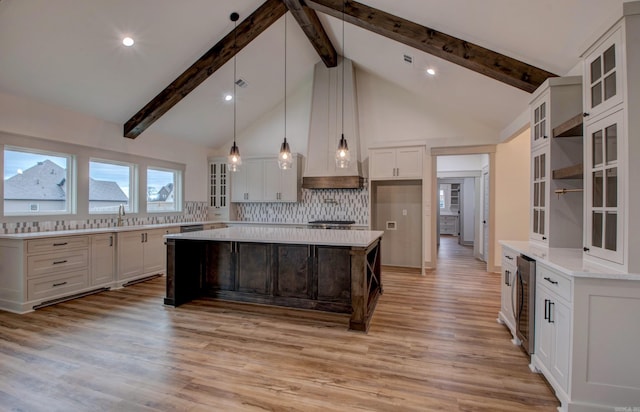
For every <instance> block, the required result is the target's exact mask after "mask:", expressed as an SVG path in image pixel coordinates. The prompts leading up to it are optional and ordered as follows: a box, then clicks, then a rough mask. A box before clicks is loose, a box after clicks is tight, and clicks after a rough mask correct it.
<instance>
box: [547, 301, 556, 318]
mask: <svg viewBox="0 0 640 412" xmlns="http://www.w3.org/2000/svg"><path fill="white" fill-rule="evenodd" d="M551 305H553V306H555V305H556V304H555V303H553V302H551V301H549V320H548V322H549V323H556V322H555V321H554V320H552V319H551Z"/></svg>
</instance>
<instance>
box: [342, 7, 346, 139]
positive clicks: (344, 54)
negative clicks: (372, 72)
mask: <svg viewBox="0 0 640 412" xmlns="http://www.w3.org/2000/svg"><path fill="white" fill-rule="evenodd" d="M345 3H346V1H343V2H342V138H343V139H344V59H345V58H346V50H345V47H344V5H345Z"/></svg>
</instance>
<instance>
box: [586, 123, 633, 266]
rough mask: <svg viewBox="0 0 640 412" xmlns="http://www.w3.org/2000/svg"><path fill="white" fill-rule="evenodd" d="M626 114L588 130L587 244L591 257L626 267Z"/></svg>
mask: <svg viewBox="0 0 640 412" xmlns="http://www.w3.org/2000/svg"><path fill="white" fill-rule="evenodd" d="M623 113H624V112H623V110H619V111H617V112H615V113H614V114H612V115H610V116H606V117H604V118H602V119H600V120H598V121H596V122H593V123H591V124H589V125H588V126H587V129H586V130H587V136H586V140H585V159H586V167H585V175H586V180H585V182H586V185H585V187H586V190H585V216H586V219H585V229H586V230H585V232H586V233H585V235H586V236H585V240H586V246H585V248H584V252H585V253H586V254H587V255H589V256H595V257H598V258H601V259H605V260H609V261H612V262H615V263H619V264H623V263H624V254H623V253H624V237H623V233H624V225H623V223H624V210H623V209H622V206H623V204H624V201H623V194H624V185H623V183H624V177H625V176H624V173H623V169H622V168H621V166H622V162H621V161H620V159H621V157H622V156H621V153H620V148H621V147H623V146H624V144H621V143H622V142H620V139H621V138H622V137H623V136H625V133H624V121H623Z"/></svg>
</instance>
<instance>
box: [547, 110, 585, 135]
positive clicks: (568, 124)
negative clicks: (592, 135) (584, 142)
mask: <svg viewBox="0 0 640 412" xmlns="http://www.w3.org/2000/svg"><path fill="white" fill-rule="evenodd" d="M582 119H583V115H582V113H579V114H577V115H575V116H573V117H572V118H571V119H569V120H567V121H565V122H563V123H562V124H560V125H558V126H557V127H554V128H553V137H574V136H582Z"/></svg>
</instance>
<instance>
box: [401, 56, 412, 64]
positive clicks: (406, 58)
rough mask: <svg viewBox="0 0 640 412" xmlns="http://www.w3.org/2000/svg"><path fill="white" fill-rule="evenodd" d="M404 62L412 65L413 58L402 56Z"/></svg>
mask: <svg viewBox="0 0 640 412" xmlns="http://www.w3.org/2000/svg"><path fill="white" fill-rule="evenodd" d="M403 59H404V62H405V63H407V64H413V56H410V55H408V54H405V55H403Z"/></svg>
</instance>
